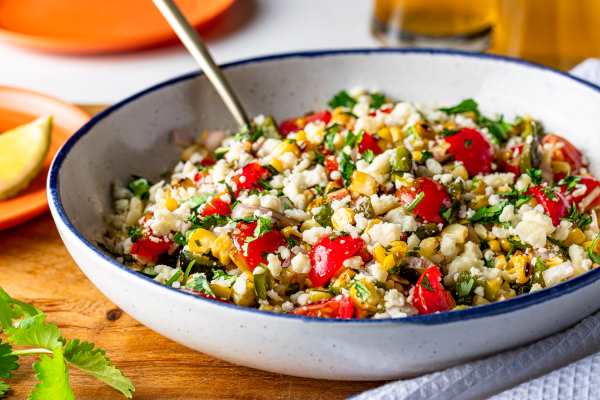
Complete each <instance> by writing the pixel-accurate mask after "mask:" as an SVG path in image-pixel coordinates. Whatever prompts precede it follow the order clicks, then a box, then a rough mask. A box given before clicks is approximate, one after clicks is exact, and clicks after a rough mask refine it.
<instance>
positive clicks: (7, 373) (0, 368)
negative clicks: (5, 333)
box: [0, 343, 19, 379]
mask: <svg viewBox="0 0 600 400" xmlns="http://www.w3.org/2000/svg"><path fill="white" fill-rule="evenodd" d="M18 360H19V357H18V356H16V355H14V354H12V347H11V345H10V344H8V343H0V378H5V379H8V378H10V377H12V371H14V370H16V369H17V368H19V364H18V363H17V361H18Z"/></svg>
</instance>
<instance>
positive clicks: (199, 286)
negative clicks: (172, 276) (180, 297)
mask: <svg viewBox="0 0 600 400" xmlns="http://www.w3.org/2000/svg"><path fill="white" fill-rule="evenodd" d="M185 287H186V288H188V289H192V290H195V291H196V292H200V293H204V294H206V295H208V296H214V295H215V294H214V292H213V291H212V289H211V288H210V285H209V283H208V279H207V278H206V274H205V273H204V272H201V273H199V274H196V275H194V279H193V280H192V281H190V282H188V283H187V284H186V285H185Z"/></svg>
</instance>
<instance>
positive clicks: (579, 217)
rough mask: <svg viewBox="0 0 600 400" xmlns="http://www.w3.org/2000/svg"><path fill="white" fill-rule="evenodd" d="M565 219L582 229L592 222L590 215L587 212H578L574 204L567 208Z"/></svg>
mask: <svg viewBox="0 0 600 400" xmlns="http://www.w3.org/2000/svg"><path fill="white" fill-rule="evenodd" d="M567 219H568V220H569V221H571V222H573V223H574V224H575V225H576V226H577V227H578V228H579V229H581V230H584V229H585V228H587V226H588V225H589V224H591V223H592V217H591V216H590V215H589V214H586V213H584V212H580V211H579V209H578V208H577V206H576V205H575V204H573V205H572V206H571V208H570V209H569V215H568V216H567Z"/></svg>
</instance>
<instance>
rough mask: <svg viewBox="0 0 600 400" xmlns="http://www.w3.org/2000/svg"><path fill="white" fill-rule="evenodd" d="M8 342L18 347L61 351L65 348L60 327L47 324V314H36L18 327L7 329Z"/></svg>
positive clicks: (25, 319)
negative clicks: (60, 349)
mask: <svg viewBox="0 0 600 400" xmlns="http://www.w3.org/2000/svg"><path fill="white" fill-rule="evenodd" d="M5 332H6V334H7V336H8V340H9V341H10V342H11V343H12V344H15V345H18V346H33V347H43V348H45V349H50V350H54V349H59V348H62V346H63V340H64V339H62V338H61V336H60V331H59V330H58V327H57V326H56V325H54V324H50V323H47V322H46V315H45V314H36V315H34V316H31V317H27V318H24V319H23V320H21V321H20V322H19V323H18V325H17V326H16V327H9V328H6V329H5Z"/></svg>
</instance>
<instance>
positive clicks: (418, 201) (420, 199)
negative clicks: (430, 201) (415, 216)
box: [406, 192, 425, 211]
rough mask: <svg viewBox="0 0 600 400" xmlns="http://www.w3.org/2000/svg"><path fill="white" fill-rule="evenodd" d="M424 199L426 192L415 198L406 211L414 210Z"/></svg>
mask: <svg viewBox="0 0 600 400" xmlns="http://www.w3.org/2000/svg"><path fill="white" fill-rule="evenodd" d="M424 198H425V192H419V194H418V195H417V197H415V199H414V200H413V201H411V202H410V204H409V205H407V206H406V211H412V210H414V209H415V208H416V207H417V206H418V205H419V203H420V202H422V201H423V199H424Z"/></svg>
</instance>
